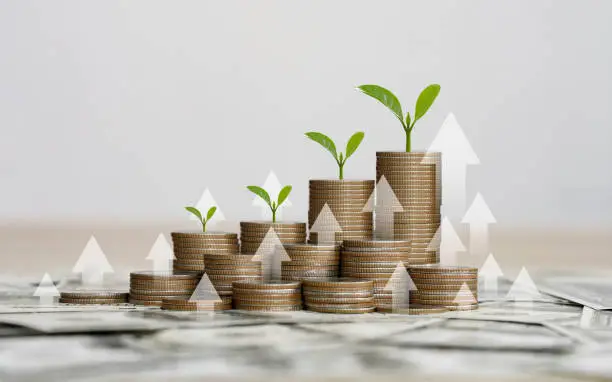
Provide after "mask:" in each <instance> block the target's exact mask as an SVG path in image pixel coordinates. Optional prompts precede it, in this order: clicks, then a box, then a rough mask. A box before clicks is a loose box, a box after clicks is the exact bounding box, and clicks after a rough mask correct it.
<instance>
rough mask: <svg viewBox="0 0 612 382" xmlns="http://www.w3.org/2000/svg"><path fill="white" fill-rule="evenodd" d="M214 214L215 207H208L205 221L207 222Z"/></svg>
mask: <svg viewBox="0 0 612 382" xmlns="http://www.w3.org/2000/svg"><path fill="white" fill-rule="evenodd" d="M215 212H217V207H215V206H212V207H210V209H209V210H208V213H207V214H206V221H209V220H210V219H211V218H212V217H213V215H214V214H215Z"/></svg>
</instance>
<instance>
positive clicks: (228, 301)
mask: <svg viewBox="0 0 612 382" xmlns="http://www.w3.org/2000/svg"><path fill="white" fill-rule="evenodd" d="M161 308H162V309H164V310H178V311H217V310H230V309H232V298H231V297H221V301H193V300H189V299H185V298H181V297H167V298H164V299H163V300H162V305H161Z"/></svg>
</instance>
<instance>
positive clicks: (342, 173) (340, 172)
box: [338, 163, 344, 180]
mask: <svg viewBox="0 0 612 382" xmlns="http://www.w3.org/2000/svg"><path fill="white" fill-rule="evenodd" d="M338 168H339V173H338V179H340V180H342V179H344V163H342V164H339V165H338Z"/></svg>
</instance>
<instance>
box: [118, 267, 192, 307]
mask: <svg viewBox="0 0 612 382" xmlns="http://www.w3.org/2000/svg"><path fill="white" fill-rule="evenodd" d="M201 278H202V273H199V272H175V273H172V272H154V271H143V272H132V273H130V299H129V302H130V303H132V304H135V305H147V306H161V305H162V300H163V299H164V298H169V297H178V298H183V299H189V298H190V297H191V294H192V293H193V291H194V290H195V288H196V287H197V285H198V282H199V281H200V279H201Z"/></svg>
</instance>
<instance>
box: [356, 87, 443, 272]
mask: <svg viewBox="0 0 612 382" xmlns="http://www.w3.org/2000/svg"><path fill="white" fill-rule="evenodd" d="M358 89H359V90H361V91H362V92H363V93H364V94H366V95H368V96H370V97H372V98H374V99H376V100H378V101H379V102H380V103H382V104H383V105H385V106H386V107H387V108H388V109H389V110H390V111H391V112H392V113H393V114H394V115H395V116H396V117H397V118H398V119H399V121H400V122H401V124H402V128H403V129H404V132H405V133H406V150H405V151H400V152H377V153H376V180H377V182H378V181H379V180H380V179H381V177H382V176H384V177H385V178H386V180H387V181H388V182H389V184H390V186H391V188H392V189H393V191H394V193H395V195H396V197H397V199H398V200H399V201H400V203H401V205H402V208H403V211H402V212H396V213H395V214H394V224H393V225H394V238H395V239H399V240H412V243H413V246H412V247H413V254H414V255H417V256H420V257H423V258H425V259H426V260H425V262H428V263H436V262H438V261H439V243H431V241H432V239H433V237H434V235H435V233H436V231H437V229H438V228H439V226H440V204H441V164H442V162H441V161H442V159H441V154H440V153H439V152H413V151H412V147H411V136H412V132H413V130H414V126H415V124H416V122H417V121H418V120H420V119H421V118H422V117H423V116H424V115H425V114H426V113H427V111H428V110H429V108H430V107H431V105H432V104H433V103H434V101H435V100H436V98H437V97H438V94H439V93H440V85H437V84H433V85H429V86H427V87H426V88H425V89H424V90H423V91H422V92H421V94H420V95H419V97H418V99H417V102H416V106H415V110H414V115H413V116H411V115H410V113H409V112H407V113H406V115H404V114H403V111H402V107H401V105H400V103H399V100H398V99H397V97H396V96H395V95H394V94H393V93H392V92H391V91H389V90H387V89H385V88H383V87H381V86H378V85H362V86H359V87H358Z"/></svg>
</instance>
